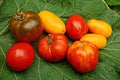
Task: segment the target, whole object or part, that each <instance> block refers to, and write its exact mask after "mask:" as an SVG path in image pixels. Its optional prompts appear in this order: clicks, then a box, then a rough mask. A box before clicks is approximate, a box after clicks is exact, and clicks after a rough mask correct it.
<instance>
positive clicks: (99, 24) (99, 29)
mask: <svg viewBox="0 0 120 80" xmlns="http://www.w3.org/2000/svg"><path fill="white" fill-rule="evenodd" d="M87 24H88V27H89V30H90V32H92V33H95V34H101V35H103V36H105V37H106V38H108V37H110V36H111V34H112V27H111V26H110V25H109V24H108V23H107V22H105V21H102V20H97V19H90V20H88V22H87Z"/></svg>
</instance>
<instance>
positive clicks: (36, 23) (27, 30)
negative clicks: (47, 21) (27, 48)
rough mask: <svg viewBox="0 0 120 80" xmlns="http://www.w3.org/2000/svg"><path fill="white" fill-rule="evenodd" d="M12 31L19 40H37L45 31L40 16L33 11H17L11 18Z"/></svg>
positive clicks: (30, 41)
mask: <svg viewBox="0 0 120 80" xmlns="http://www.w3.org/2000/svg"><path fill="white" fill-rule="evenodd" d="M9 26H10V31H11V33H12V35H13V36H14V38H16V39H17V41H19V42H29V43H33V42H35V41H36V40H37V39H38V38H39V37H40V36H41V35H42V33H43V26H42V23H41V19H40V17H39V16H38V15H37V14H36V13H35V12H33V11H26V12H25V11H22V12H17V13H15V14H14V15H13V16H12V17H11V20H10V25H9Z"/></svg>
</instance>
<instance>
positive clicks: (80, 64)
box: [67, 41, 99, 73]
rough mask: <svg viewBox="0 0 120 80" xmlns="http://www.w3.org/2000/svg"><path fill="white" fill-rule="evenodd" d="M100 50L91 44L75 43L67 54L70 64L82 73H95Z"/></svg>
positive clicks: (84, 42)
mask: <svg viewBox="0 0 120 80" xmlns="http://www.w3.org/2000/svg"><path fill="white" fill-rule="evenodd" d="M98 55H99V52H98V48H97V47H96V46H95V45H93V44H92V43H90V42H86V41H75V42H74V43H73V44H72V45H71V46H70V47H69V48H68V53H67V59H68V62H69V63H70V64H71V65H72V67H73V68H75V70H76V71H78V72H80V73H87V72H90V71H93V70H94V69H95V68H96V65H97V63H98Z"/></svg>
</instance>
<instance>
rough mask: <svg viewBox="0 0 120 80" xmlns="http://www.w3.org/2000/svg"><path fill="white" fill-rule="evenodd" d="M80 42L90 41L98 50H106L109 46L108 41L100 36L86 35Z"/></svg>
mask: <svg viewBox="0 0 120 80" xmlns="http://www.w3.org/2000/svg"><path fill="white" fill-rule="evenodd" d="M80 41H88V42H91V43H93V44H94V45H96V46H97V48H98V49H101V48H104V47H105V46H106V44H107V39H106V38H105V37H104V36H103V35H100V34H92V33H91V34H86V35H84V36H83V37H82V38H81V39H80Z"/></svg>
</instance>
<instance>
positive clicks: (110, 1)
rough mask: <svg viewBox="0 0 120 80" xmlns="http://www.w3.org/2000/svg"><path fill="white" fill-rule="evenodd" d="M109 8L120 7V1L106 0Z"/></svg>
mask: <svg viewBox="0 0 120 80" xmlns="http://www.w3.org/2000/svg"><path fill="white" fill-rule="evenodd" d="M105 1H106V2H107V4H108V5H109V6H115V5H120V0H105Z"/></svg>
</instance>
